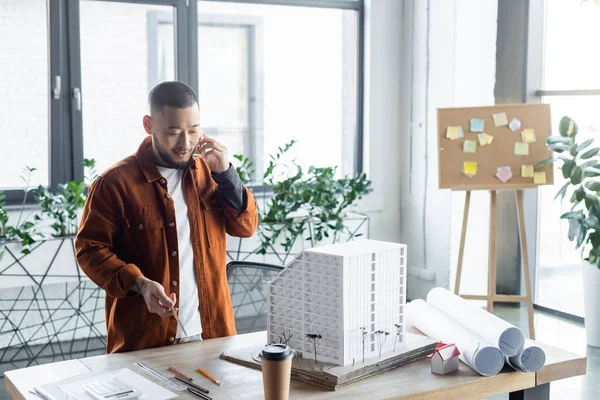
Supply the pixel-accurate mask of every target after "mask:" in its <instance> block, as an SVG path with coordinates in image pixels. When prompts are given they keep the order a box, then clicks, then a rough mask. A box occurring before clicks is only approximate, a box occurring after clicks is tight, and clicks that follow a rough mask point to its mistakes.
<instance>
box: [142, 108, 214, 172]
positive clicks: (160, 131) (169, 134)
mask: <svg viewBox="0 0 600 400" xmlns="http://www.w3.org/2000/svg"><path fill="white" fill-rule="evenodd" d="M144 128H145V129H146V133H148V134H150V135H152V151H153V152H154V156H155V159H156V161H157V164H158V165H160V166H163V167H168V168H180V169H183V168H185V167H186V166H187V165H188V162H189V161H190V158H191V157H192V153H193V152H194V150H195V148H196V145H197V144H198V141H199V140H200V139H201V135H202V130H201V129H200V111H199V109H198V106H197V105H195V106H193V107H189V108H171V107H163V109H162V112H153V113H152V115H151V116H149V115H146V116H144Z"/></svg>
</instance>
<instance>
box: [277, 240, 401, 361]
mask: <svg viewBox="0 0 600 400" xmlns="http://www.w3.org/2000/svg"><path fill="white" fill-rule="evenodd" d="M405 302H406V245H404V244H397V243H388V242H380V241H375V240H357V241H353V242H347V243H340V244H334V245H327V246H323V247H317V248H313V249H309V250H304V251H303V252H302V253H300V254H299V255H298V256H296V257H295V258H294V260H293V261H292V262H290V263H289V264H288V265H287V266H286V268H285V269H284V270H283V271H281V272H280V273H279V275H278V276H277V277H276V278H275V279H274V280H273V281H272V282H271V284H270V287H269V299H268V304H269V310H268V313H269V317H268V319H267V331H268V340H269V341H270V342H275V343H278V342H281V341H282V340H283V341H285V342H286V343H287V344H288V345H289V346H290V347H292V348H293V349H294V350H296V351H299V352H302V354H303V357H304V358H308V357H310V358H315V359H317V357H318V361H319V362H320V361H326V362H330V363H333V364H337V365H348V364H353V363H354V362H355V361H356V362H359V361H362V360H363V359H367V358H369V357H377V356H379V357H381V354H382V352H383V353H385V352H392V351H396V350H397V349H399V348H401V346H402V344H403V343H404V338H405V324H404V306H405ZM317 337H318V340H317V339H316V338H317ZM315 348H316V353H317V354H316V355H315V354H314V353H315Z"/></svg>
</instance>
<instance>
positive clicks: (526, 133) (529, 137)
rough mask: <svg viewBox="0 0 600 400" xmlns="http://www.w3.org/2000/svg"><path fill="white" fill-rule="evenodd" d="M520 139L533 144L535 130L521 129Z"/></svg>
mask: <svg viewBox="0 0 600 400" xmlns="http://www.w3.org/2000/svg"><path fill="white" fill-rule="evenodd" d="M521 137H522V138H523V142H525V143H533V142H535V130H533V129H523V132H521Z"/></svg>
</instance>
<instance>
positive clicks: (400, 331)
mask: <svg viewBox="0 0 600 400" xmlns="http://www.w3.org/2000/svg"><path fill="white" fill-rule="evenodd" d="M394 326H395V327H396V337H395V338H394V350H393V351H396V342H397V341H398V338H399V337H400V335H402V325H399V324H394Z"/></svg>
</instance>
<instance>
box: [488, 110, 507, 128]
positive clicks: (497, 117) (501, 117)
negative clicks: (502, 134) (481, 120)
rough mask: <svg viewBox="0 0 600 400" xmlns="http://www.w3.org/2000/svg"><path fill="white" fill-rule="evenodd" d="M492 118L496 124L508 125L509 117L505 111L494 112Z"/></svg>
mask: <svg viewBox="0 0 600 400" xmlns="http://www.w3.org/2000/svg"><path fill="white" fill-rule="evenodd" d="M492 119H493V120H494V125H496V126H504V125H508V118H507V117H506V113H505V112H503V113H498V114H493V115H492Z"/></svg>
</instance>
